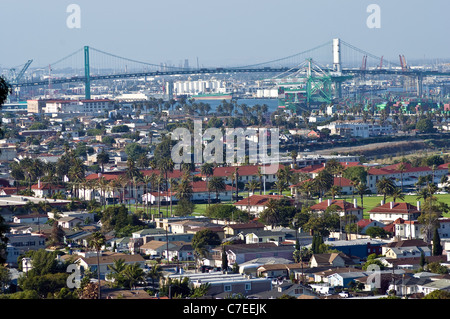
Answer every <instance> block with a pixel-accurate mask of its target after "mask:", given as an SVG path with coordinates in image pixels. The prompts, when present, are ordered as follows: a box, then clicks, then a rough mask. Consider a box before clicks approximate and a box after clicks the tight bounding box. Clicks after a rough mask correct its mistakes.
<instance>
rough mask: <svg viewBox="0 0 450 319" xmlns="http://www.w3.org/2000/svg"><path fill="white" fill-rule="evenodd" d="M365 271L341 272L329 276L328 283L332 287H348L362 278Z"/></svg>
mask: <svg viewBox="0 0 450 319" xmlns="http://www.w3.org/2000/svg"><path fill="white" fill-rule="evenodd" d="M362 275H364V272H363V271H361V270H360V271H353V272H340V273H334V274H331V275H329V276H328V283H329V284H330V286H331V287H348V286H349V284H350V283H351V282H353V281H355V279H357V278H360V277H362Z"/></svg>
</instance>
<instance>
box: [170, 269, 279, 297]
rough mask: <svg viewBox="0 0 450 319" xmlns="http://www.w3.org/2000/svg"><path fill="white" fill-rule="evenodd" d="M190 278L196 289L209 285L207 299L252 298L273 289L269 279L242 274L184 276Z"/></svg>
mask: <svg viewBox="0 0 450 319" xmlns="http://www.w3.org/2000/svg"><path fill="white" fill-rule="evenodd" d="M169 278H176V279H179V278H180V275H179V274H176V275H170V276H169ZM183 278H188V280H189V283H190V284H192V286H193V287H194V288H197V287H200V286H201V285H203V284H208V286H209V289H208V291H207V293H206V295H205V296H206V297H209V298H220V299H224V298H226V297H228V296H231V295H234V294H243V295H244V296H250V295H254V294H258V293H261V292H264V291H269V290H271V289H272V281H271V280H270V279H268V278H259V277H251V276H247V275H241V274H231V273H228V274H227V273H225V274H224V273H223V272H221V271H220V272H209V273H192V274H188V273H185V274H183Z"/></svg>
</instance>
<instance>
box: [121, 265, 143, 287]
mask: <svg viewBox="0 0 450 319" xmlns="http://www.w3.org/2000/svg"><path fill="white" fill-rule="evenodd" d="M122 275H123V279H124V281H125V283H126V285H127V286H128V288H130V289H133V288H135V287H136V284H138V283H139V282H143V281H145V274H144V270H143V269H142V268H141V266H140V265H139V264H138V263H134V264H131V265H126V266H125V269H124V270H123V271H122Z"/></svg>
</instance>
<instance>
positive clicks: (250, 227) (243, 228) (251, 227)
mask: <svg viewBox="0 0 450 319" xmlns="http://www.w3.org/2000/svg"><path fill="white" fill-rule="evenodd" d="M264 227H265V225H264V224H263V223H259V222H256V221H251V222H248V223H237V224H228V225H226V226H224V228H223V230H224V232H225V236H226V237H233V236H237V235H239V234H244V235H245V234H247V233H249V232H253V231H259V230H264Z"/></svg>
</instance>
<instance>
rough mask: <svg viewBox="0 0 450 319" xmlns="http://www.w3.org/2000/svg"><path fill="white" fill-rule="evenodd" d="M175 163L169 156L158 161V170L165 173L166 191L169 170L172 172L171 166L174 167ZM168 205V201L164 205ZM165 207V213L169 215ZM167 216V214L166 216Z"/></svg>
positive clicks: (167, 188)
mask: <svg viewBox="0 0 450 319" xmlns="http://www.w3.org/2000/svg"><path fill="white" fill-rule="evenodd" d="M174 166H175V164H174V162H173V161H172V159H171V158H163V159H161V160H160V161H159V163H158V168H159V170H160V172H161V173H163V174H164V175H165V181H166V193H167V191H168V190H169V178H168V175H169V172H173V168H174ZM167 205H168V203H166V206H167ZM166 208H167V210H166V211H167V215H169V208H168V206H167V207H166ZM167 217H168V216H167Z"/></svg>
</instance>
